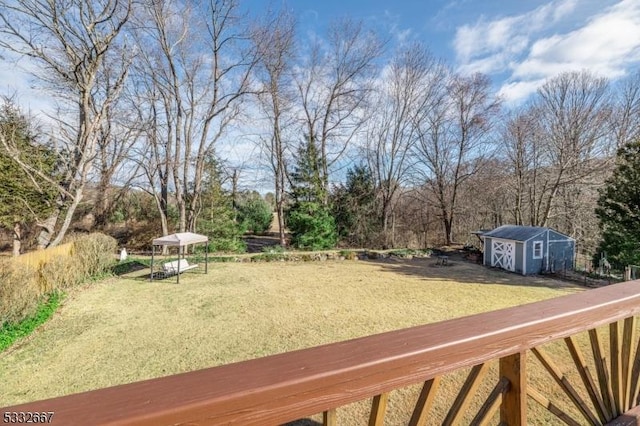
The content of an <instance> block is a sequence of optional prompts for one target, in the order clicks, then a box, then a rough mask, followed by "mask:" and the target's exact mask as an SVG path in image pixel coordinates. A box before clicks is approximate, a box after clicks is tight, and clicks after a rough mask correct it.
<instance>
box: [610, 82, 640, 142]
mask: <svg viewBox="0 0 640 426" xmlns="http://www.w3.org/2000/svg"><path fill="white" fill-rule="evenodd" d="M612 104H613V105H612V114H611V133H612V134H613V136H614V138H615V145H616V147H617V148H620V147H622V146H623V145H625V144H626V143H629V142H631V141H634V140H636V139H638V138H640V71H638V72H636V73H635V74H634V75H632V76H631V77H629V78H627V79H625V80H623V82H622V83H621V84H620V85H619V86H618V90H616V91H615V93H614V97H613V102H612Z"/></svg>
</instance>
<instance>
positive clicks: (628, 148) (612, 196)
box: [596, 141, 640, 269]
mask: <svg viewBox="0 0 640 426" xmlns="http://www.w3.org/2000/svg"><path fill="white" fill-rule="evenodd" d="M596 214H597V215H598V218H599V219H600V225H601V228H602V242H601V243H600V247H599V249H598V253H597V254H596V257H597V258H600V254H601V253H605V254H606V257H607V259H608V260H609V263H611V264H612V265H613V266H614V267H616V268H618V269H622V268H623V267H624V266H626V265H631V264H633V265H640V141H636V142H633V143H630V144H627V145H625V146H623V147H622V148H620V149H619V150H618V154H617V165H616V168H615V170H614V172H613V175H612V176H611V177H610V178H609V179H608V180H607V181H606V185H605V187H604V189H603V190H602V192H601V194H600V198H599V200H598V208H597V209H596Z"/></svg>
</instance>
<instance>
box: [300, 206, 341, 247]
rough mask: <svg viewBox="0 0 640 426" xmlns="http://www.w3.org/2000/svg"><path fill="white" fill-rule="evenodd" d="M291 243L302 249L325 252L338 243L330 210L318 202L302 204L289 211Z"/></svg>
mask: <svg viewBox="0 0 640 426" xmlns="http://www.w3.org/2000/svg"><path fill="white" fill-rule="evenodd" d="M288 227H289V229H290V230H291V241H292V242H293V244H294V245H295V246H296V247H298V248H301V249H309V250H325V249H330V248H333V247H335V245H336V244H337V242H338V234H337V231H336V224H335V220H334V219H333V216H332V215H331V213H330V212H329V209H328V208H326V207H324V206H322V205H321V204H320V203H316V202H309V201H307V202H301V203H298V204H296V205H294V206H293V207H292V208H291V210H290V211H289V223H288Z"/></svg>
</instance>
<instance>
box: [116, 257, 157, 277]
mask: <svg viewBox="0 0 640 426" xmlns="http://www.w3.org/2000/svg"><path fill="white" fill-rule="evenodd" d="M148 268H149V265H145V264H144V263H142V262H140V261H138V260H129V261H125V262H120V263H118V264H116V265H114V266H113V267H112V268H111V272H112V273H113V274H114V275H117V276H120V275H124V274H130V273H132V272H137V271H141V270H143V269H148Z"/></svg>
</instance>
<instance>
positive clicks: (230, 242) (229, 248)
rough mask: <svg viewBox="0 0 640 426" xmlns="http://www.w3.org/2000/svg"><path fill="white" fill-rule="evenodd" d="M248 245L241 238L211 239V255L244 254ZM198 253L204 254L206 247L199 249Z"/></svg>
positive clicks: (196, 250) (197, 249)
mask: <svg viewBox="0 0 640 426" xmlns="http://www.w3.org/2000/svg"><path fill="white" fill-rule="evenodd" d="M246 251H247V244H246V243H245V242H244V241H242V240H241V239H240V238H211V239H210V241H209V253H221V252H222V253H244V252H246ZM195 252H196V253H200V254H201V253H204V247H203V246H202V247H197V248H196V249H195Z"/></svg>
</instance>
